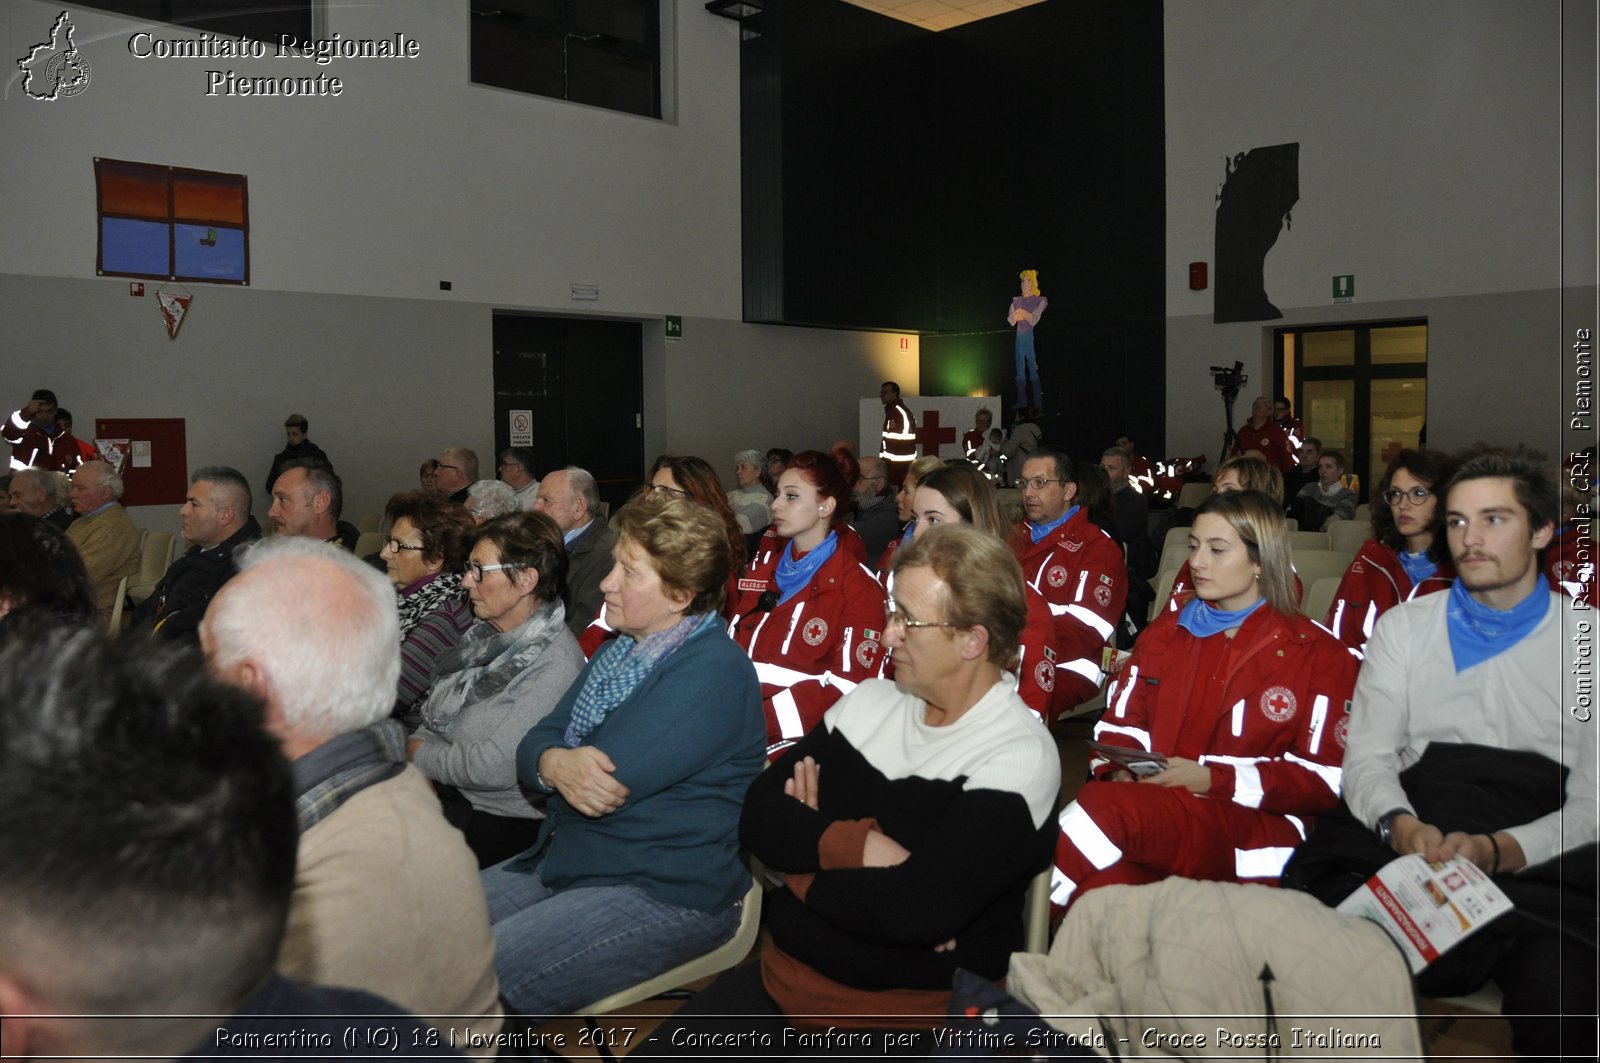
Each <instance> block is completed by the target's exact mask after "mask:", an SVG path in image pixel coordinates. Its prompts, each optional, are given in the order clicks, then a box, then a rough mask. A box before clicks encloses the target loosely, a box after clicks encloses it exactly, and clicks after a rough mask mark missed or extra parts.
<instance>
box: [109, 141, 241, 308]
mask: <svg viewBox="0 0 1600 1063" xmlns="http://www.w3.org/2000/svg"><path fill="white" fill-rule="evenodd" d="M94 176H95V206H96V210H97V212H98V214H99V228H100V239H99V246H98V254H97V260H96V263H95V271H96V272H97V273H98V274H99V275H100V276H119V277H151V278H156V279H159V280H184V281H209V282H211V283H214V284H249V283H250V211H249V194H248V188H247V184H246V180H245V176H244V175H243V174H233V173H213V172H211V171H209V170H188V169H184V168H182V167H177V166H159V165H154V164H151V163H143V162H124V161H121V160H118V159H95V160H94Z"/></svg>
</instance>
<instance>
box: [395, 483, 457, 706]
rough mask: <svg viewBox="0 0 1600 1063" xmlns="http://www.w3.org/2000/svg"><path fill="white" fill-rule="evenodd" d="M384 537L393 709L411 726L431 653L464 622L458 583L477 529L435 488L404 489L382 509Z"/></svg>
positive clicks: (433, 666) (433, 660)
mask: <svg viewBox="0 0 1600 1063" xmlns="http://www.w3.org/2000/svg"><path fill="white" fill-rule="evenodd" d="M384 519H385V520H387V521H388V523H389V535H388V537H387V538H386V539H384V541H383V549H382V550H380V551H379V552H378V556H379V558H380V559H381V560H382V561H383V564H384V570H385V571H386V572H387V573H388V575H389V582H390V583H391V584H393V585H394V593H395V599H396V601H397V604H398V605H399V609H400V682H399V686H398V688H397V693H396V696H395V703H394V712H395V715H396V716H399V717H400V719H401V721H402V722H403V723H405V725H406V726H407V727H408V728H410V729H412V730H415V729H416V727H417V725H418V724H419V723H421V720H422V717H421V716H420V715H419V714H418V713H417V712H416V709H417V707H418V706H419V705H421V703H422V700H423V699H424V698H425V697H427V696H428V690H429V688H430V687H432V686H433V677H434V675H435V674H436V673H437V671H438V669H439V658H440V656H441V655H442V654H444V653H445V652H446V651H448V650H450V649H452V648H454V647H455V645H456V644H457V643H459V642H460V641H461V637H462V636H463V635H465V634H466V633H467V629H468V628H470V627H471V626H472V622H473V621H472V608H471V606H470V605H469V604H468V602H467V592H466V590H465V589H464V588H463V587H462V586H461V571H462V569H463V568H464V567H465V566H466V563H467V550H468V549H469V548H470V547H471V544H472V539H473V536H475V535H476V534H477V526H476V525H475V524H473V522H472V518H471V516H469V515H468V514H467V512H466V510H464V509H462V508H461V507H460V506H458V505H456V504H455V503H454V502H451V501H450V500H449V499H447V498H445V497H444V496H443V495H441V494H439V493H438V492H437V491H405V492H402V493H401V494H398V495H395V496H394V497H393V498H391V499H389V504H388V505H387V506H385V507H384Z"/></svg>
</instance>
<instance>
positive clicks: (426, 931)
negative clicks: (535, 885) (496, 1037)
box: [200, 537, 503, 1035]
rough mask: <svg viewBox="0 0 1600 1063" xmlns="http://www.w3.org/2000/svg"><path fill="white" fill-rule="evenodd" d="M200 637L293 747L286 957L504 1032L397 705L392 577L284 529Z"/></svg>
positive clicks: (309, 975) (209, 616)
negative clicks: (410, 760)
mask: <svg viewBox="0 0 1600 1063" xmlns="http://www.w3.org/2000/svg"><path fill="white" fill-rule="evenodd" d="M240 568H241V571H240V573H239V574H238V575H237V576H235V577H234V578H233V579H232V580H230V581H229V582H228V583H227V585H226V586H224V587H223V588H222V590H221V591H220V592H219V593H218V594H217V596H216V598H215V599H213V600H212V603H211V608H210V609H209V610H207V612H206V616H205V620H204V621H203V622H202V624H201V627H200V645H201V648H202V649H203V650H204V651H205V654H206V658H207V660H208V661H209V662H210V665H211V668H212V670H213V671H214V672H216V674H217V675H219V676H221V677H222V678H223V679H225V680H227V681H228V682H231V683H233V684H234V685H236V686H239V687H243V688H244V689H246V690H249V691H251V692H253V693H254V694H256V695H257V696H258V697H260V698H261V699H262V701H263V702H264V703H265V705H266V720H267V726H268V728H269V729H270V730H271V731H272V733H273V734H274V735H276V736H277V738H278V740H279V742H280V743H281V744H282V746H283V750H284V753H285V755H286V756H287V757H288V758H289V760H290V761H291V762H292V765H293V770H294V783H295V810H296V813H297V815H298V817H299V824H300V845H299V853H298V857H297V859H296V865H295V888H294V896H293V899H292V901H291V903H290V909H289V923H288V928H287V930H286V931H285V934H284V940H283V947H282V950H281V951H280V953H279V955H278V969H279V971H280V972H281V973H283V974H284V975H285V976H287V977H289V978H292V979H295V980H296V981H300V982H305V983H309V984H312V985H341V986H352V987H355V988H359V989H365V990H367V991H369V992H373V993H377V994H378V995H380V996H384V997H387V998H389V999H390V1000H393V1001H395V1002H396V1003H399V1004H401V1005H402V1006H404V1007H406V1008H407V1009H409V1010H411V1011H413V1012H415V1013H416V1014H417V1015H419V1016H423V1017H425V1018H426V1017H429V1016H433V1017H435V1018H432V1019H430V1020H429V1021H432V1022H433V1023H434V1024H435V1025H436V1026H440V1027H444V1026H446V1025H447V1024H448V1025H451V1026H455V1027H456V1028H458V1029H464V1030H467V1031H470V1032H471V1033H472V1034H474V1035H489V1034H493V1033H495V1032H497V1031H498V1030H499V1029H500V1026H501V1023H502V1017H503V1012H502V1010H501V1007H500V1003H499V986H498V982H497V981H496V979H495V973H494V940H493V938H492V936H491V935H490V932H489V916H488V908H487V905H486V903H485V901H484V895H483V887H482V884H481V883H480V881H479V878H478V865H477V861H476V860H475V859H473V856H472V853H471V851H470V850H469V849H468V848H467V845H466V842H465V840H464V839H463V838H462V836H461V833H460V832H459V831H457V830H456V829H455V828H453V827H451V826H450V825H449V824H448V823H446V822H445V819H444V815H443V813H442V812H441V810H440V807H439V802H438V800H437V798H435V797H434V794H433V791H432V790H430V789H429V787H428V783H427V781H426V780H425V779H423V778H422V776H421V775H420V774H419V773H418V772H417V770H416V769H415V768H413V767H411V766H410V765H408V764H407V762H406V754H405V732H404V730H403V728H402V727H401V726H400V724H399V723H397V722H395V721H393V720H391V719H389V718H388V717H389V710H390V709H391V708H392V706H393V704H394V691H395V683H396V681H397V680H398V678H399V673H400V634H399V617H398V614H397V612H396V610H395V603H394V592H393V590H391V589H390V587H389V584H388V582H387V581H385V579H384V578H383V577H382V576H381V575H379V574H378V573H377V572H376V571H374V570H373V569H372V568H370V567H369V566H367V565H365V564H363V563H362V562H361V561H359V560H358V559H356V558H355V557H353V556H351V555H350V554H348V553H346V552H344V551H342V550H339V549H338V548H336V547H333V546H330V545H328V544H325V543H320V542H316V541H315V540H311V539H306V538H300V537H286V538H278V539H275V540H268V541H264V542H262V543H260V544H258V545H257V546H255V547H252V548H251V549H250V550H248V551H246V553H245V554H244V556H243V558H242V561H241V565H240Z"/></svg>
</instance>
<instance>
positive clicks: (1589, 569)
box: [1544, 518, 1594, 607]
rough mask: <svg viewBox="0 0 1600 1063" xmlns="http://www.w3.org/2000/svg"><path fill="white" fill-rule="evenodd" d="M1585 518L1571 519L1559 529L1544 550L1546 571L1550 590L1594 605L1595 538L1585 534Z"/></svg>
mask: <svg viewBox="0 0 1600 1063" xmlns="http://www.w3.org/2000/svg"><path fill="white" fill-rule="evenodd" d="M1585 519H1586V518H1578V519H1574V520H1570V521H1568V522H1567V523H1565V524H1563V525H1561V526H1560V527H1559V528H1557V529H1556V537H1555V538H1554V539H1552V540H1551V541H1550V545H1549V546H1547V547H1545V551H1544V573H1545V576H1547V577H1548V578H1549V580H1550V589H1551V590H1553V591H1559V592H1560V593H1562V594H1565V595H1566V596H1567V597H1569V598H1571V599H1573V600H1574V601H1579V602H1583V603H1584V604H1585V605H1588V606H1591V607H1592V606H1593V605H1594V538H1593V536H1590V535H1584V534H1583V528H1582V526H1581V524H1582V522H1583V520H1585Z"/></svg>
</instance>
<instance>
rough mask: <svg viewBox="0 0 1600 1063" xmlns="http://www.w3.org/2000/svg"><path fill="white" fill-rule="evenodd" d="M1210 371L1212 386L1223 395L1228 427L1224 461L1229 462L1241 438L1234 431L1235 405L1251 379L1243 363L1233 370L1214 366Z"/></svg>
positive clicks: (1224, 433) (1224, 416)
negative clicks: (1234, 447) (1241, 391)
mask: <svg viewBox="0 0 1600 1063" xmlns="http://www.w3.org/2000/svg"><path fill="white" fill-rule="evenodd" d="M1210 371H1211V386H1212V387H1214V388H1216V389H1217V390H1218V391H1220V392H1221V393H1222V415H1223V419H1224V422H1225V423H1226V426H1227V427H1226V430H1225V431H1224V432H1223V433H1222V460H1223V461H1227V460H1228V455H1230V454H1232V453H1233V444H1234V442H1235V441H1236V440H1237V439H1238V438H1239V435H1238V433H1237V432H1235V431H1234V430H1233V404H1234V401H1235V400H1236V399H1238V397H1239V389H1240V388H1242V387H1244V386H1245V385H1246V384H1248V383H1250V378H1249V377H1248V376H1246V375H1245V372H1244V363H1243V362H1234V363H1233V368H1232V369H1229V368H1226V367H1225V366H1220V365H1214V366H1212V367H1211V370H1210Z"/></svg>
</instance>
